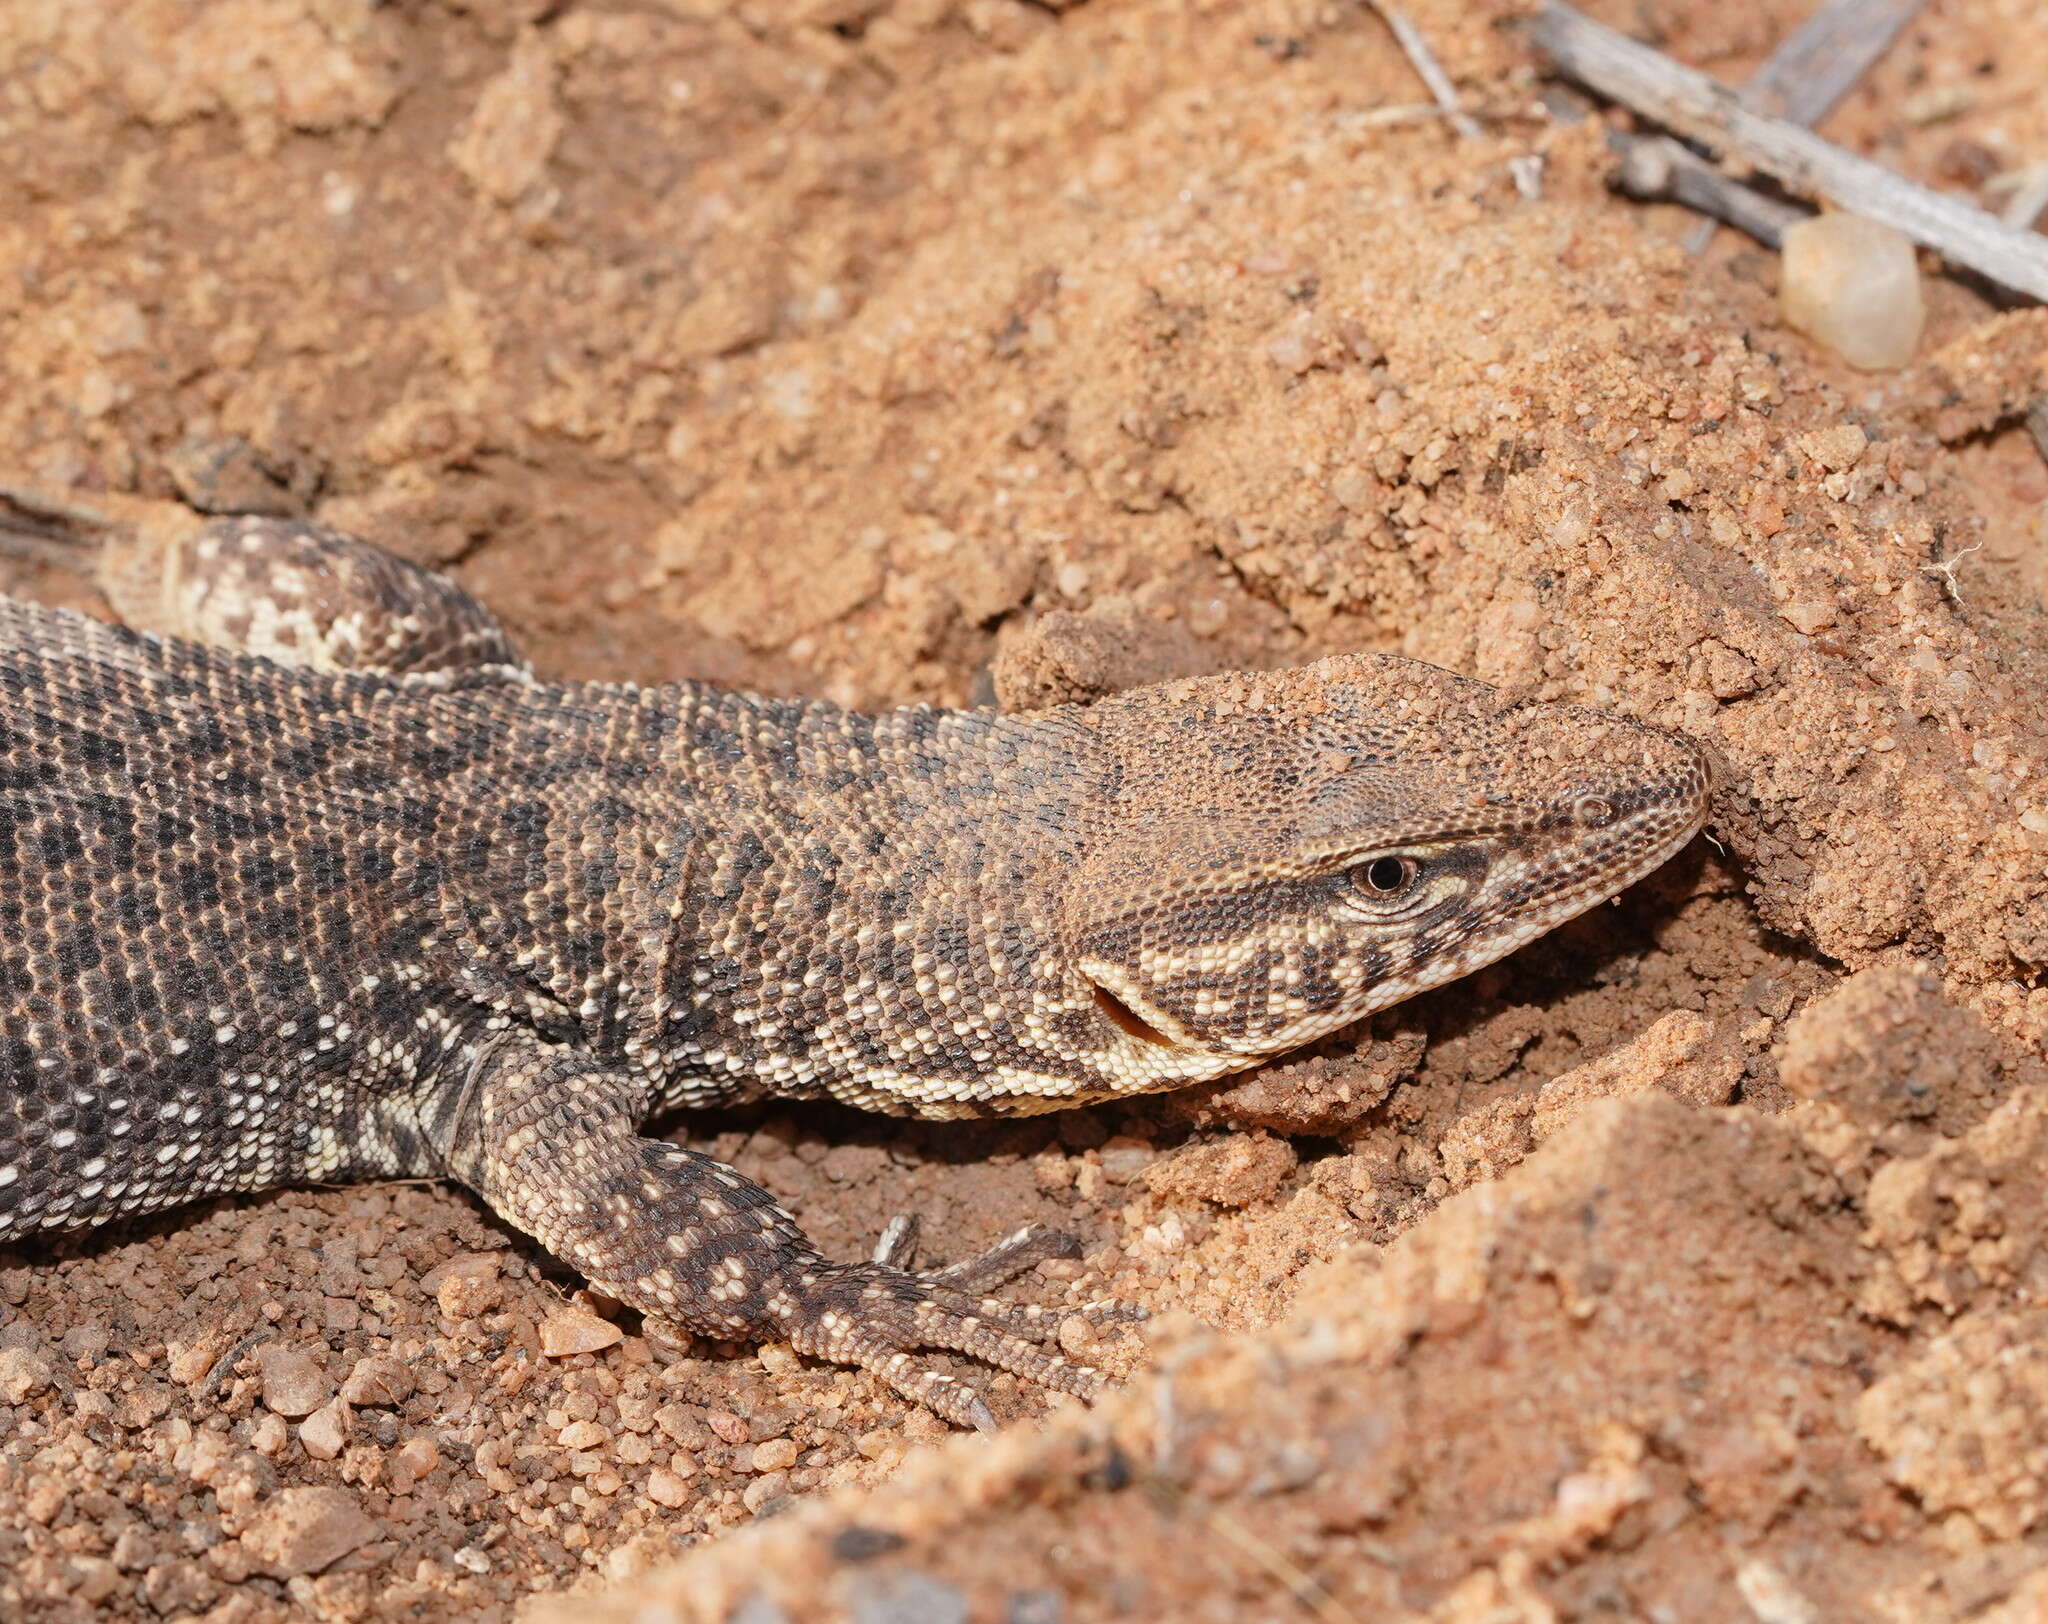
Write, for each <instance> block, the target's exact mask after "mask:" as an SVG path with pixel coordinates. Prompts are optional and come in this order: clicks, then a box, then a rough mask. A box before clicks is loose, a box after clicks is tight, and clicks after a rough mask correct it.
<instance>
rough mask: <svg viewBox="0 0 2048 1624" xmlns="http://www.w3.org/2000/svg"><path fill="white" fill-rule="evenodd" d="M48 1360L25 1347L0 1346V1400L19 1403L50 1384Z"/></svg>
mask: <svg viewBox="0 0 2048 1624" xmlns="http://www.w3.org/2000/svg"><path fill="white" fill-rule="evenodd" d="M52 1374H53V1371H52V1370H51V1367H50V1361H49V1360H47V1359H45V1358H44V1357H43V1356H42V1355H41V1354H36V1353H30V1352H29V1351H28V1349H26V1348H0V1402H5V1403H8V1404H20V1403H22V1402H23V1401H24V1400H26V1399H29V1398H33V1397H34V1396H35V1395H36V1394H37V1393H40V1392H41V1391H42V1390H43V1389H44V1388H46V1387H48V1386H49V1385H50V1378H51V1376H52Z"/></svg>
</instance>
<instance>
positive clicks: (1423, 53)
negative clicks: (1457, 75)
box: [1365, 0, 1486, 141]
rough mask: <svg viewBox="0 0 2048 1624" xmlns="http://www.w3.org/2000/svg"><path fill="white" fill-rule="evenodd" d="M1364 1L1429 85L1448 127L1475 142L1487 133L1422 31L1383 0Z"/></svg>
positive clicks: (1419, 75)
mask: <svg viewBox="0 0 2048 1624" xmlns="http://www.w3.org/2000/svg"><path fill="white" fill-rule="evenodd" d="M1365 3H1366V4H1367V5H1369V6H1371V7H1372V9H1373V10H1374V11H1376V12H1378V13H1379V18H1380V21H1381V22H1383V23H1385V24H1386V25H1387V28H1388V30H1389V31H1390V32H1391V33H1392V34H1393V36H1394V43H1395V44H1397V45H1399V46H1400V47H1401V49H1402V51H1404V52H1405V53H1406V54H1407V57H1408V61H1409V63H1410V64H1411V65H1412V66H1413V67H1414V69H1415V74H1416V77H1417V78H1419V79H1420V80H1421V81H1422V82H1423V84H1424V85H1426V86H1427V87H1428V88H1429V93H1430V94H1431V95H1432V96H1434V97H1435V98H1436V104H1437V106H1439V107H1441V108H1442V109H1443V110H1444V117H1446V118H1448V119H1449V120H1450V121H1451V128H1452V129H1454V130H1456V131H1457V132H1458V134H1460V135H1461V136H1463V137H1464V138H1465V139H1466V140H1467V141H1476V140H1478V139H1479V137H1480V136H1482V135H1484V134H1485V133H1486V132H1485V131H1484V130H1482V129H1480V127H1479V121H1478V120H1477V119H1476V118H1474V117H1473V116H1472V115H1471V114H1470V113H1468V112H1466V111H1465V109H1464V108H1463V107H1461V106H1460V105H1459V104H1458V92H1457V88H1456V86H1454V85H1453V84H1452V83H1451V76H1450V75H1449V74H1448V73H1446V72H1444V66H1443V64H1442V63H1441V62H1439V61H1437V59H1436V53H1435V52H1434V51H1432V50H1431V49H1430V48H1429V41H1428V40H1426V39H1424V38H1423V37H1422V34H1421V31H1420V30H1419V29H1417V28H1416V26H1415V25H1414V24H1413V23H1411V22H1410V21H1409V20H1408V19H1407V18H1406V17H1404V16H1403V15H1402V14H1401V13H1400V12H1398V11H1396V10H1395V9H1394V8H1393V7H1392V6H1390V5H1388V4H1386V3H1385V0H1365Z"/></svg>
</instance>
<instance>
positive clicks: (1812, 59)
mask: <svg viewBox="0 0 2048 1624" xmlns="http://www.w3.org/2000/svg"><path fill="white" fill-rule="evenodd" d="M1926 3H1927V0H1829V3H1828V4H1827V5H1824V6H1822V7H1821V8H1820V10H1818V11H1816V12H1815V13H1814V14H1813V15H1812V16H1811V17H1809V18H1807V19H1806V21H1805V22H1803V23H1801V24H1800V25H1799V27H1797V28H1796V29H1794V30H1793V31H1792V32H1791V33H1790V34H1788V35H1786V37H1785V38H1784V39H1783V40H1782V41H1781V42H1780V43H1779V45H1778V48H1777V49H1776V50H1775V51H1773V52H1772V53H1771V54H1770V58H1769V60H1767V61H1766V62H1765V63H1764V65H1763V66H1762V67H1760V68H1758V69H1757V70H1756V72H1755V73H1753V74H1751V75H1750V78H1749V83H1747V84H1746V85H1744V86H1743V87H1742V88H1741V90H1739V91H1737V92H1736V94H1737V95H1738V96H1740V97H1741V98H1742V102H1743V105H1744V106H1746V107H1753V108H1755V109H1756V111H1758V112H1759V113H1768V114H1770V115H1771V116H1772V117H1773V118H1782V119H1783V120H1785V122H1786V123H1788V124H1804V125H1809V126H1810V125H1814V124H1818V123H1819V122H1820V121H1821V120H1822V119H1824V118H1826V117H1827V116H1828V114H1829V113H1830V112H1831V111H1832V110H1833V109H1834V106H1835V104H1836V103H1837V102H1839V101H1840V100H1841V99H1842V98H1843V97H1844V96H1846V95H1847V94H1848V93H1849V92H1850V91H1851V90H1852V89H1854V88H1855V85H1856V82H1857V81H1858V80H1859V79H1861V78H1862V77H1863V76H1864V74H1866V73H1868V72H1869V71H1870V70H1871V69H1872V68H1873V67H1875V66H1876V65H1877V60H1878V58H1879V57H1881V56H1883V55H1884V53H1885V52H1886V51H1888V50H1890V49H1891V47H1892V41H1893V40H1895V39H1897V38H1898V37H1899V30H1900V29H1902V28H1904V27H1905V26H1906V24H1907V23H1909V22H1911V21H1912V20H1913V18H1914V16H1915V15H1917V14H1918V12H1919V11H1920V9H1921V7H1923V6H1924V5H1926ZM1648 144H1654V145H1659V146H1671V147H1676V148H1678V150H1679V151H1681V152H1686V153H1687V155H1688V156H1690V155H1691V154H1690V152H1689V150H1688V149H1687V148H1684V147H1681V146H1679V143H1678V142H1676V141H1673V140H1672V139H1671V137H1669V136H1668V135H1660V136H1652V137H1650V138H1649V143H1648ZM1714 173H1715V174H1717V175H1718V174H1719V173H1720V172H1719V171H1718V170H1716V171H1714ZM1723 181H1724V187H1723V188H1716V189H1714V190H1716V191H1719V190H1724V189H1730V188H1735V189H1739V190H1740V191H1741V192H1742V193H1744V194H1746V195H1745V196H1744V197H1740V198H1731V199H1730V200H1729V201H1730V206H1731V207H1732V208H1734V209H1736V210H1740V211H1742V212H1744V213H1746V214H1747V213H1755V212H1757V206H1758V205H1762V207H1763V208H1764V209H1768V210H1777V209H1780V208H1781V207H1782V205H1780V204H1778V203H1776V202H1775V201H1774V200H1772V199H1768V198H1762V197H1760V196H1758V194H1756V193H1753V192H1751V191H1750V189H1749V188H1748V187H1746V186H1744V187H1739V188H1737V183H1736V182H1734V181H1729V180H1727V179H1726V177H1723ZM1750 198H1756V203H1755V204H1752V203H1751V202H1750V201H1749V199H1750ZM1675 201H1677V202H1680V203H1685V204H1688V205H1689V206H1691V207H1694V208H1699V209H1700V212H1701V213H1702V214H1706V215H1709V216H1711V218H1709V219H1706V220H1702V221H1700V222H1699V224H1698V225H1697V226H1695V227H1694V228H1693V231H1692V234H1691V235H1690V236H1689V237H1687V238H1686V243H1685V246H1686V248H1687V250H1688V251H1690V252H1692V253H1695V254H1697V253H1699V252H1700V251H1701V250H1702V249H1703V248H1705V247H1706V246H1707V243H1708V241H1709V240H1710V239H1711V238H1712V237H1713V235H1714V224H1715V221H1717V220H1727V221H1728V223H1729V224H1730V225H1732V226H1735V227H1737V228H1738V229H1739V230H1742V231H1747V232H1749V234H1750V235H1751V236H1753V237H1756V238H1757V239H1758V240H1759V241H1760V242H1768V244H1769V246H1771V247H1773V248H1775V247H1777V246H1778V243H1777V237H1776V236H1775V235H1774V236H1772V237H1770V238H1765V237H1763V236H1761V235H1760V234H1759V233H1758V232H1757V231H1755V230H1754V229H1752V227H1751V226H1750V225H1749V224H1748V222H1747V221H1746V220H1745V219H1731V218H1730V217H1729V215H1728V214H1727V213H1725V212H1724V211H1723V210H1721V209H1718V208H1705V207H1702V206H1701V205H1700V204H1698V203H1694V202H1693V201H1692V199H1691V198H1688V197H1683V196H1678V197H1676V198H1675ZM1761 217H1762V218H1769V216H1768V215H1763V216H1761ZM1785 223H1789V221H1788V222H1785Z"/></svg>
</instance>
